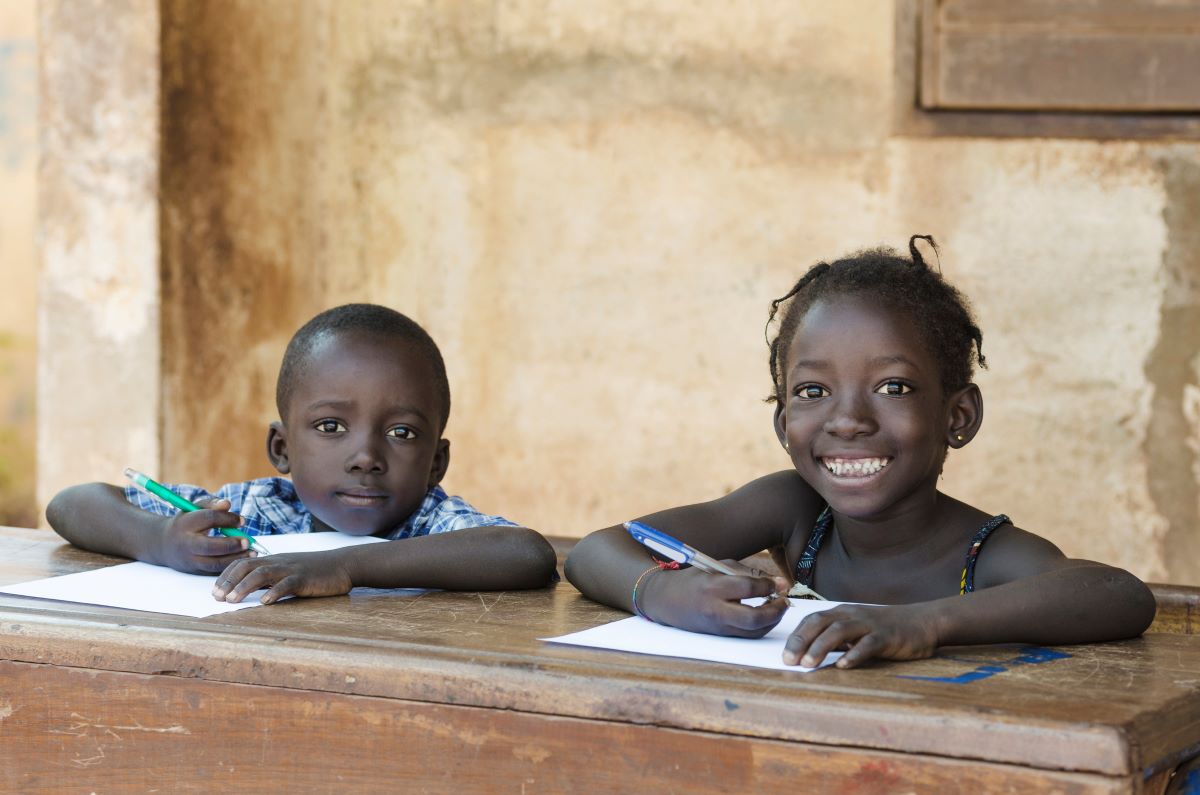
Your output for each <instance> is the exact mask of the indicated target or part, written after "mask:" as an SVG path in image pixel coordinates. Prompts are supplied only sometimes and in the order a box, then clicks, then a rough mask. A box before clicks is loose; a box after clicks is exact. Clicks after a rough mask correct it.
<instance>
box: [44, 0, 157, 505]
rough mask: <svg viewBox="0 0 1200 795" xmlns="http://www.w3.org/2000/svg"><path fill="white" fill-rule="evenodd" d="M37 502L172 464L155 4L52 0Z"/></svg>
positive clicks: (47, 0)
mask: <svg viewBox="0 0 1200 795" xmlns="http://www.w3.org/2000/svg"><path fill="white" fill-rule="evenodd" d="M38 14H39V21H38V24H39V31H40V36H39V42H40V52H39V60H40V66H41V68H40V81H39V87H40V92H39V96H40V100H41V102H40V110H39V113H40V130H41V135H40V140H39V145H40V149H41V156H42V164H41V169H40V174H39V183H38V186H39V198H40V200H41V211H40V214H39V217H40V234H41V266H42V272H41V289H40V295H39V302H38V345H39V349H40V351H41V355H40V356H39V358H38V498H39V503H40V505H41V506H43V507H44V506H45V503H46V502H47V501H48V500H49V498H50V497H51V496H53V495H54V493H55V492H56V491H58V490H59V489H61V488H62V487H64V486H67V485H70V484H72V483H79V482H81V481H86V480H106V481H109V482H114V481H118V480H120V478H121V470H122V469H123V468H124V467H126V466H137V467H142V468H146V469H151V470H156V469H158V468H159V451H160V444H159V430H160V429H159V423H160V409H159V393H160V367H159V357H160V346H159V250H158V160H159V142H158V116H159V96H158V94H159V92H158V86H159V68H158V67H159V55H158V53H159V47H158V30H159V25H158V4H157V2H156V0H110V1H109V2H105V3H102V4H97V3H94V2H88V0H42V2H41V3H39V6H38Z"/></svg>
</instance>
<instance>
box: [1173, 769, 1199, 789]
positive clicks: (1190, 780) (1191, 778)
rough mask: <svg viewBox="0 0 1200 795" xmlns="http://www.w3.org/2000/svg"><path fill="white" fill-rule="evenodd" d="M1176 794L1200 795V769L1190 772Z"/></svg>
mask: <svg viewBox="0 0 1200 795" xmlns="http://www.w3.org/2000/svg"><path fill="white" fill-rule="evenodd" d="M1175 792H1177V793H1178V795H1200V769H1193V770H1189V771H1188V772H1187V775H1185V776H1184V778H1183V781H1181V782H1179V784H1178V785H1177V787H1176V790H1175Z"/></svg>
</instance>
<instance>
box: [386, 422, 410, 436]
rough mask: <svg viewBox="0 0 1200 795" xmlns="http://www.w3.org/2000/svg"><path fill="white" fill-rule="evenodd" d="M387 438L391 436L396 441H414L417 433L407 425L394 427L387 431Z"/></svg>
mask: <svg viewBox="0 0 1200 795" xmlns="http://www.w3.org/2000/svg"><path fill="white" fill-rule="evenodd" d="M387 435H388V436H393V437H395V438H397V439H416V438H417V432H416V431H414V430H413V429H412V428H410V427H408V426H407V425H396V426H393V427H391V428H388V430H387Z"/></svg>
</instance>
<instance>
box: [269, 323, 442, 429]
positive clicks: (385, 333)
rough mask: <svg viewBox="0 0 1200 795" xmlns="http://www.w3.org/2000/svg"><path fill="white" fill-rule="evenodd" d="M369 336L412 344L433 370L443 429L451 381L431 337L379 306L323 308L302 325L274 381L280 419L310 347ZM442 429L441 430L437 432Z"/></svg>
mask: <svg viewBox="0 0 1200 795" xmlns="http://www.w3.org/2000/svg"><path fill="white" fill-rule="evenodd" d="M346 332H350V333H362V334H372V335H375V336H378V337H390V338H392V339H401V340H405V341H407V342H410V343H412V344H413V345H414V346H415V347H416V348H417V350H418V351H419V352H420V353H421V355H422V356H424V357H425V359H426V360H427V361H428V362H429V364H430V366H431V367H432V368H433V377H434V379H435V380H436V381H437V389H438V393H439V396H440V397H441V399H442V407H443V409H444V411H443V413H442V429H444V428H445V427H446V421H447V420H449V419H450V380H449V379H448V378H447V377H446V363H445V362H444V361H443V360H442V352H441V351H440V350H438V346H437V343H436V342H434V341H433V337H431V336H429V333H428V332H427V331H425V329H423V328H421V326H420V324H419V323H417V322H416V321H415V320H413V319H412V318H410V317H408V316H407V315H404V314H401V313H400V312H397V311H396V310H394V309H389V308H388V307H386V306H380V305H378V304H343V305H342V306H335V307H334V308H333V309H326V310H325V311H324V312H322V313H320V314H319V315H317V316H316V317H314V318H313V319H312V320H310V321H308V322H307V323H305V324H304V325H303V326H301V327H300V329H299V330H298V331H297V332H296V333H295V334H293V335H292V339H291V340H290V341H289V342H288V346H287V350H286V351H284V354H283V363H282V364H280V366H279V378H278V379H277V380H276V381H275V407H276V408H277V409H278V410H279V416H280V418H281V419H284V420H286V419H287V417H286V413H285V412H286V409H287V405H288V401H290V400H291V397H292V391H293V390H294V389H295V386H296V381H297V380H298V379H299V378H300V377H302V376H303V373H304V368H305V366H306V365H307V363H308V359H309V356H310V355H311V354H312V351H313V348H315V347H316V344H317V342H318V341H320V339H321V338H322V337H324V336H325V335H327V334H342V333H346ZM439 430H441V429H439Z"/></svg>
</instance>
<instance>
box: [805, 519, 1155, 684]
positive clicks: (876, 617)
mask: <svg viewBox="0 0 1200 795" xmlns="http://www.w3.org/2000/svg"><path fill="white" fill-rule="evenodd" d="M993 544H994V545H995V546H993ZM985 563H986V564H987V568H986V569H984V568H983V566H984V564H985ZM977 575H979V576H978V581H979V583H980V585H981V586H984V587H982V588H981V589H980V590H977V591H975V592H974V593H970V594H966V595H963V596H951V597H947V598H945V599H938V600H935V601H931V602H923V603H918V604H912V605H895V606H891V607H864V606H850V605H846V606H842V607H838V608H835V609H833V610H829V611H825V612H823V613H817V614H814V615H812V616H809V617H808V618H806V619H805V620H804V621H802V622H801V624H800V626H799V627H797V628H796V631H795V632H794V633H793V634H792V637H791V638H789V639H788V643H787V646H786V650H785V652H784V662H786V663H789V664H795V663H796V662H800V663H801V664H803V665H809V664H810V663H812V664H816V663H817V662H819V661H820V660H821V659H822V658H824V656H825V654H826V653H828V652H829V651H832V650H834V649H837V648H839V647H841V646H842V645H844V644H850V646H851V649H850V651H849V652H847V653H846V654H845V655H844V656H843V657H842V658H841V659H840V660H838V663H837V664H838V665H839V666H842V667H853V666H855V665H858V664H859V663H862V662H864V661H866V660H868V659H871V658H873V657H886V658H888V659H901V660H903V659H919V658H922V657H928V656H930V655H932V654H933V652H934V649H936V648H937V647H938V646H960V645H974V644H984V643H1034V644H1039V645H1057V644H1071V643H1094V642H1099V641H1108V640H1121V639H1124V638H1132V637H1136V636H1137V635H1140V634H1141V633H1142V632H1144V631H1145V630H1146V628H1147V627H1149V626H1150V623H1151V622H1152V621H1153V620H1154V613H1155V602H1154V595H1153V594H1152V593H1151V592H1150V589H1149V588H1147V587H1146V585H1145V584H1144V583H1143V582H1142V581H1141V580H1139V579H1138V578H1137V577H1135V576H1133V575H1132V574H1130V573H1129V572H1127V571H1124V570H1123V569H1118V568H1114V567H1112V566H1106V565H1104V564H1102V563H1094V562H1092V561H1087V560H1077V559H1071V558H1067V557H1065V556H1064V555H1063V554H1062V552H1060V551H1059V550H1058V548H1057V547H1055V546H1054V545H1053V544H1051V543H1050V542H1049V541H1046V540H1045V539H1042V538H1039V537H1037V536H1035V535H1032V534H1030V533H1026V532H1025V531H1023V530H1018V529H1016V528H1007V529H1006V531H1005V532H1004V533H1003V534H1000V533H999V532H998V533H997V537H996V538H994V539H992V540H989V541H988V543H987V544H986V545H985V546H984V548H983V551H982V553H981V555H980V568H979V569H978V570H977ZM802 657H803V658H804V659H801V658H802Z"/></svg>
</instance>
